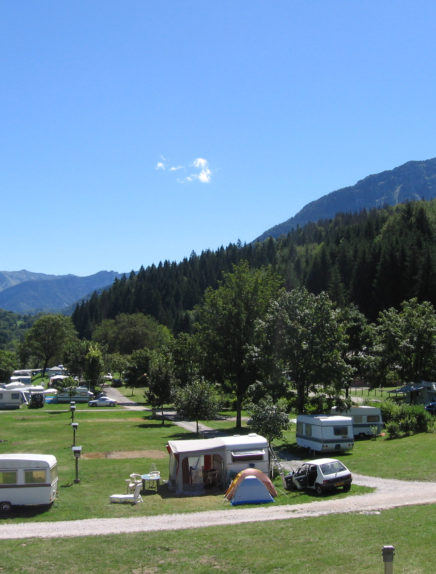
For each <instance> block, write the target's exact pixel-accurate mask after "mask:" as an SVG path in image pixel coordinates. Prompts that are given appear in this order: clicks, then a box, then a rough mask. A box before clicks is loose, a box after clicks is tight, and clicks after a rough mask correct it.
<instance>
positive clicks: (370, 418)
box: [368, 415, 380, 423]
mask: <svg viewBox="0 0 436 574" xmlns="http://www.w3.org/2000/svg"><path fill="white" fill-rule="evenodd" d="M368 422H369V423H378V422H380V417H379V416H378V415H368Z"/></svg>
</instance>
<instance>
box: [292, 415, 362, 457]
mask: <svg viewBox="0 0 436 574" xmlns="http://www.w3.org/2000/svg"><path fill="white" fill-rule="evenodd" d="M297 445H298V446H301V447H303V448H308V449H310V450H311V451H314V452H344V451H346V450H351V449H352V448H353V446H354V435H353V420H352V418H351V417H344V416H328V415H298V417H297Z"/></svg>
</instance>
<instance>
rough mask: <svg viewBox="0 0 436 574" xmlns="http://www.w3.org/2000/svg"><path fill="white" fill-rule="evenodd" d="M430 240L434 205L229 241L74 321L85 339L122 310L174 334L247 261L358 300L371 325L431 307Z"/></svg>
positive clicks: (119, 287)
mask: <svg viewBox="0 0 436 574" xmlns="http://www.w3.org/2000/svg"><path fill="white" fill-rule="evenodd" d="M435 238H436V201H435V200H432V201H429V202H413V203H406V204H401V205H399V206H397V207H395V208H385V209H382V210H372V211H370V212H366V211H363V212H361V213H359V214H342V215H341V214H340V215H337V216H336V217H335V218H334V219H331V220H326V221H321V222H318V223H310V224H308V225H306V226H304V227H302V228H298V229H295V230H293V231H292V232H290V233H289V234H288V235H287V236H284V237H283V238H279V239H272V238H270V239H268V240H266V241H263V242H257V243H251V244H248V245H240V244H239V245H235V244H231V245H229V246H228V247H226V248H224V247H221V248H220V249H218V250H217V251H204V252H203V253H201V254H200V255H197V254H195V253H192V254H191V256H190V257H189V258H185V259H184V260H183V261H182V262H180V263H171V262H169V261H165V262H164V263H160V264H159V265H158V266H155V265H152V266H150V267H147V268H143V267H142V268H141V269H140V270H139V272H138V273H136V274H135V273H134V272H132V273H131V274H130V276H129V277H123V278H122V279H119V280H116V281H115V283H114V284H113V286H112V287H111V288H110V289H108V290H106V291H104V292H103V293H101V294H97V293H94V294H93V295H92V297H91V298H90V299H89V300H88V301H85V302H83V303H81V304H79V305H78V306H77V307H76V309H75V310H74V312H73V316H72V318H73V322H74V325H75V327H76V329H77V330H78V332H79V334H80V336H81V337H87V338H90V337H91V335H92V332H93V330H94V328H95V327H96V325H98V324H99V323H100V322H101V321H102V320H103V319H107V318H115V317H116V316H117V315H119V314H120V313H138V312H141V313H145V314H147V315H151V316H152V317H154V318H156V319H157V320H158V321H159V322H160V323H162V324H164V325H167V326H168V327H169V328H170V329H172V330H173V331H174V332H176V333H177V332H180V331H189V330H190V311H191V310H192V309H193V307H194V306H195V305H196V304H197V303H198V302H199V301H200V300H201V298H202V295H203V293H204V291H205V289H206V288H207V287H209V286H210V287H212V288H215V287H216V286H217V284H218V281H219V280H220V279H221V278H222V273H223V272H227V271H231V270H232V267H233V265H234V264H235V263H238V262H239V261H241V260H247V261H248V263H249V265H250V267H252V268H259V267H261V266H265V265H270V266H271V267H272V269H273V270H274V271H275V272H277V273H279V274H280V275H281V276H282V277H283V278H284V282H285V285H286V287H287V289H292V288H295V287H299V286H305V287H307V288H308V289H309V291H311V292H313V293H319V292H321V291H327V292H328V293H329V295H330V297H331V298H332V299H333V301H335V302H337V303H338V304H341V305H344V304H348V303H355V304H356V305H357V306H358V307H359V309H360V310H361V311H362V312H363V313H364V314H365V315H366V316H367V317H368V318H369V319H371V320H372V319H374V318H375V317H376V316H377V315H378V313H379V311H381V310H383V309H385V308H387V307H391V306H394V307H398V306H399V305H400V303H401V302H402V301H404V300H406V299H410V298H412V297H416V298H417V299H418V300H420V301H422V300H427V301H430V302H431V303H432V304H433V305H435V304H436V241H435Z"/></svg>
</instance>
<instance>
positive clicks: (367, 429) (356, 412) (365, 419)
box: [331, 406, 383, 438]
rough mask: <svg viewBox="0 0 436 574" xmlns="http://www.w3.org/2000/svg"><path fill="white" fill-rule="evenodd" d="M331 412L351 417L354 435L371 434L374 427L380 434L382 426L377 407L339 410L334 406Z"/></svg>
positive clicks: (366, 435)
mask: <svg viewBox="0 0 436 574" xmlns="http://www.w3.org/2000/svg"><path fill="white" fill-rule="evenodd" d="M331 414H332V415H343V416H347V417H351V418H352V419H353V433H354V437H359V438H364V437H369V436H373V434H374V432H373V431H374V430H375V429H377V431H376V432H377V434H380V432H381V430H382V428H383V420H382V414H381V410H380V408H379V407H367V406H362V407H351V408H350V409H348V410H346V411H339V410H338V409H337V408H336V407H333V408H332V410H331Z"/></svg>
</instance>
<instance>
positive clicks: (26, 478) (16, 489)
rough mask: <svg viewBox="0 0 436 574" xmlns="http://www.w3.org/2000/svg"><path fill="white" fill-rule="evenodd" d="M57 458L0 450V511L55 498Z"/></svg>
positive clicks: (35, 504)
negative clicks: (8, 452)
mask: <svg viewBox="0 0 436 574" xmlns="http://www.w3.org/2000/svg"><path fill="white" fill-rule="evenodd" d="M57 484H58V473H57V460H56V457H55V456H53V455H51V454H0V512H8V511H9V510H10V509H11V507H12V506H14V505H17V506H22V505H26V506H27V505H31V506H37V505H48V504H51V503H52V502H53V501H54V499H55V498H56V491H57Z"/></svg>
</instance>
